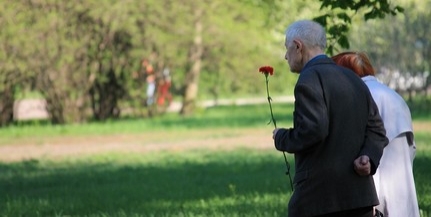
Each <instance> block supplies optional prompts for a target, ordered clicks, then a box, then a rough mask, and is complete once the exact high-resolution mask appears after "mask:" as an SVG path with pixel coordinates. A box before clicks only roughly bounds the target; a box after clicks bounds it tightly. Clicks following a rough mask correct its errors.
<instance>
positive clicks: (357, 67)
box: [332, 51, 375, 77]
mask: <svg viewBox="0 0 431 217" xmlns="http://www.w3.org/2000/svg"><path fill="white" fill-rule="evenodd" d="M332 60H334V62H335V63H336V64H337V65H340V66H344V67H346V68H349V69H351V70H352V71H354V72H355V73H356V74H357V75H359V77H364V76H367V75H373V76H374V74H375V71H374V68H373V66H372V65H371V62H370V59H369V58H368V56H367V55H366V54H365V53H364V52H351V51H349V52H343V53H339V54H337V55H335V56H333V57H332Z"/></svg>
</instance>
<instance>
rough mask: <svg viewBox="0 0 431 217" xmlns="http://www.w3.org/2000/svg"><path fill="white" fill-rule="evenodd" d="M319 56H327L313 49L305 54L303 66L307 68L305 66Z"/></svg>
mask: <svg viewBox="0 0 431 217" xmlns="http://www.w3.org/2000/svg"><path fill="white" fill-rule="evenodd" d="M319 55H325V53H324V52H323V51H322V50H320V49H313V50H308V51H307V52H305V53H304V56H303V58H302V61H303V66H305V64H307V63H308V62H309V61H310V60H311V59H313V58H314V57H316V56H319Z"/></svg>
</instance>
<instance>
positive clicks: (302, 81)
mask: <svg viewBox="0 0 431 217" xmlns="http://www.w3.org/2000/svg"><path fill="white" fill-rule="evenodd" d="M293 116H294V124H293V128H290V129H280V130H279V131H278V132H277V134H276V135H275V139H274V142H275V146H276V148H277V149H278V150H280V151H287V152H289V153H294V156H295V171H296V172H295V178H294V184H295V190H294V192H293V195H292V197H291V199H290V202H289V207H288V213H289V217H307V216H315V215H321V214H325V213H331V212H338V211H342V210H349V209H355V208H360V207H367V206H374V205H377V204H378V203H379V201H378V197H377V194H376V190H375V186H374V181H373V178H372V176H365V177H364V176H359V175H358V174H357V173H356V172H355V171H354V169H353V161H354V160H355V159H356V158H357V157H359V156H360V155H367V156H369V157H370V159H371V162H372V164H373V166H372V167H373V168H372V174H374V173H375V170H376V168H377V166H378V164H379V161H380V158H381V156H382V153H383V148H384V146H386V145H387V143H388V140H387V138H386V136H385V129H384V126H383V122H382V120H381V118H380V116H379V113H378V109H377V106H376V104H375V103H374V101H373V99H372V97H371V95H370V92H369V90H368V88H367V86H366V85H365V84H364V82H363V81H362V80H361V79H360V78H359V77H358V76H357V75H356V74H354V72H352V71H351V70H349V69H347V68H343V67H339V66H337V65H336V64H335V63H334V62H333V61H332V59H330V58H328V57H326V56H325V57H320V58H316V59H313V60H311V61H310V62H309V63H307V65H306V66H305V67H304V69H303V70H302V71H301V73H300V75H299V78H298V81H297V84H296V86H295V110H294V113H293Z"/></svg>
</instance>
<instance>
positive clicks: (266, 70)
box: [259, 66, 274, 75]
mask: <svg viewBox="0 0 431 217" xmlns="http://www.w3.org/2000/svg"><path fill="white" fill-rule="evenodd" d="M259 72H261V73H263V74H266V75H268V74H269V75H273V74H274V68H272V67H271V66H262V67H260V68H259Z"/></svg>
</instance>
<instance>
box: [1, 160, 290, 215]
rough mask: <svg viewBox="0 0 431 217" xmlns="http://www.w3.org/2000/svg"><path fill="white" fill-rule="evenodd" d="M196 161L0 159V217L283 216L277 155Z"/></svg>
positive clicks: (284, 193) (285, 190) (284, 187)
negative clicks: (2, 161)
mask: <svg viewBox="0 0 431 217" xmlns="http://www.w3.org/2000/svg"><path fill="white" fill-rule="evenodd" d="M123 157H127V156H123ZM249 157H250V158H249ZM171 158H175V159H178V158H180V159H182V160H180V161H178V160H171ZM202 160H203V161H205V162H200V161H202ZM202 160H198V161H192V160H190V159H187V158H181V157H178V156H170V158H163V159H160V161H159V162H150V163H139V164H133V163H132V164H125V165H124V164H123V165H120V164H118V163H115V162H106V163H88V162H87V163H73V164H69V165H63V166H58V165H57V166H55V165H51V164H53V162H51V163H47V162H39V161H26V162H21V163H16V164H1V165H0V170H1V171H2V174H1V175H0V177H1V179H0V181H1V183H2V188H1V190H0V195H2V197H1V198H0V216H56V215H60V216H62V215H68V216H69V215H71V216H91V215H93V216H99V215H98V213H99V214H100V215H101V216H119V213H123V214H124V216H130V215H132V214H135V215H138V216H184V215H187V214H188V215H192V216H193V215H204V216H220V215H225V216H230V214H234V213H237V214H241V215H247V213H248V214H250V215H249V216H280V215H283V214H282V213H284V211H285V206H286V204H287V200H288V195H289V194H290V193H289V192H290V186H289V181H288V178H287V176H285V175H284V169H285V168H283V163H284V162H283V161H282V160H283V159H282V158H281V156H278V155H277V157H274V155H272V154H266V155H262V154H256V153H254V154H251V155H250V156H248V155H247V153H243V152H241V153H240V154H238V153H236V154H235V153H234V154H232V153H223V152H221V153H217V154H216V155H210V154H204V157H203V158H202Z"/></svg>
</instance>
